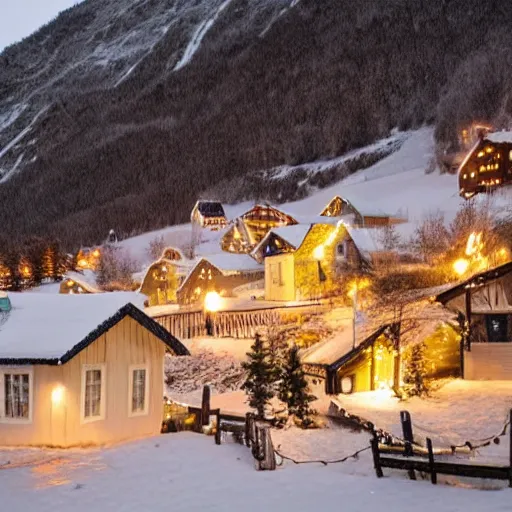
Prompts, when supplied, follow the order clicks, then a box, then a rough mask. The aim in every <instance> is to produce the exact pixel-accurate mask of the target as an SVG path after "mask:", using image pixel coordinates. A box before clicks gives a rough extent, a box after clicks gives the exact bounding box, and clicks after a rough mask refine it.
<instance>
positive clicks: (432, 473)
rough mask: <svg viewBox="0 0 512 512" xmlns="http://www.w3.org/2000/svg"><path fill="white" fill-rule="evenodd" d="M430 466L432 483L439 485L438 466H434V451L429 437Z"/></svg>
mask: <svg viewBox="0 0 512 512" xmlns="http://www.w3.org/2000/svg"><path fill="white" fill-rule="evenodd" d="M427 450H428V464H429V466H430V481H431V482H432V483H433V484H434V485H435V484H437V473H436V466H435V464H434V449H433V448H432V439H430V437H427Z"/></svg>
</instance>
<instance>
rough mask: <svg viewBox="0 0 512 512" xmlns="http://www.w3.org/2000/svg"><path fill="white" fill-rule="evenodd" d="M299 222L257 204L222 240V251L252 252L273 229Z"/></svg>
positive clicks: (282, 213) (270, 207) (242, 216)
mask: <svg viewBox="0 0 512 512" xmlns="http://www.w3.org/2000/svg"><path fill="white" fill-rule="evenodd" d="M293 224H297V221H296V220H295V219H294V218H293V217H292V216H290V215H288V214H287V213H284V212H282V211H280V210H278V209H277V208H274V207H273V206H270V205H269V204H257V205H255V206H253V207H252V208H251V209H250V210H249V211H247V212H245V213H244V214H243V215H241V216H240V217H239V218H238V219H237V220H236V221H235V222H234V224H233V227H232V228H231V229H230V230H229V231H228V232H227V233H226V234H225V236H224V238H223V239H222V244H221V245H222V250H224V251H229V252H246V253H248V252H251V251H252V250H253V249H254V248H255V247H256V245H258V244H259V243H260V242H261V241H262V240H263V238H264V237H265V235H266V234H267V233H268V232H269V231H270V230H271V229H273V228H278V227H281V226H291V225H293Z"/></svg>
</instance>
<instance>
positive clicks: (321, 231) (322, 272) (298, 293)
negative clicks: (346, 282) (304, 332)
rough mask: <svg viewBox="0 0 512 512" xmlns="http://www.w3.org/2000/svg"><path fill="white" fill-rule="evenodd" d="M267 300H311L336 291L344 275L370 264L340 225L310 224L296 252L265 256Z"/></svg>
mask: <svg viewBox="0 0 512 512" xmlns="http://www.w3.org/2000/svg"><path fill="white" fill-rule="evenodd" d="M264 264H265V298H266V299H267V300H276V301H291V300H311V299H318V298H320V297H325V296H329V295H331V294H333V293H336V291H338V290H339V289H340V286H341V280H342V278H343V276H344V275H348V274H350V273H352V272H360V271H364V270H366V269H368V268H369V266H370V261H369V260H368V259H367V255H366V254H365V252H363V251H361V250H360V249H359V248H358V246H357V245H356V244H355V243H354V240H353V239H352V237H351V236H350V233H349V230H348V228H347V227H346V226H345V224H344V223H343V222H341V221H340V222H338V224H336V225H331V224H313V225H311V226H309V229H308V230H307V233H306V235H305V236H304V238H303V240H302V242H301V243H300V245H299V246H298V248H297V249H296V250H295V251H293V252H289V251H285V252H283V253H280V254H279V253H278V254H274V255H272V256H267V257H266V258H265V259H264Z"/></svg>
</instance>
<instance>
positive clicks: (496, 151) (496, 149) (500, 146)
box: [458, 132, 512, 199]
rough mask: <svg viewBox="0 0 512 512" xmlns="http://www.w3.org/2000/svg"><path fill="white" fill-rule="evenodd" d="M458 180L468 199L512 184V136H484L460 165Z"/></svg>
mask: <svg viewBox="0 0 512 512" xmlns="http://www.w3.org/2000/svg"><path fill="white" fill-rule="evenodd" d="M458 177H459V194H460V195H461V196H462V197H464V198H466V199H469V198H471V197H473V196H474V195H475V194H478V193H479V192H485V191H488V190H494V189H496V188H497V187H500V186H502V185H506V184H509V183H512V132H492V133H488V134H487V135H483V136H482V137H481V138H480V139H479V140H478V141H477V142H476V144H475V145H474V146H473V147H472V148H471V150H469V152H468V153H467V154H466V157H465V158H464V160H463V161H462V163H461V164H460V167H459V169H458Z"/></svg>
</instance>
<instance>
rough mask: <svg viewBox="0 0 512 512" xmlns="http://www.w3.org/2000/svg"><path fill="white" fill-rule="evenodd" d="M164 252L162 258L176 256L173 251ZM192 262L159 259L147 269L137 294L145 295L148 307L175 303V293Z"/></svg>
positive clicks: (181, 259)
mask: <svg viewBox="0 0 512 512" xmlns="http://www.w3.org/2000/svg"><path fill="white" fill-rule="evenodd" d="M171 250H172V252H169V250H168V249H166V250H165V251H164V256H165V255H167V256H171V257H172V256H176V255H177V254H178V253H176V252H175V250H174V249H171ZM191 265H192V262H190V261H188V260H183V258H182V256H181V257H180V259H178V260H176V259H168V258H165V257H162V258H160V259H159V260H158V261H155V262H154V263H152V264H151V265H150V266H149V268H148V269H147V271H146V273H145V274H144V277H143V279H142V283H141V285H140V288H139V292H140V293H142V294H144V295H146V296H147V298H148V300H147V305H148V306H163V305H165V304H172V303H176V301H177V291H178V288H179V287H180V285H181V283H182V282H183V280H184V279H185V277H186V276H187V274H188V272H189V271H190V268H191Z"/></svg>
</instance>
